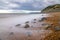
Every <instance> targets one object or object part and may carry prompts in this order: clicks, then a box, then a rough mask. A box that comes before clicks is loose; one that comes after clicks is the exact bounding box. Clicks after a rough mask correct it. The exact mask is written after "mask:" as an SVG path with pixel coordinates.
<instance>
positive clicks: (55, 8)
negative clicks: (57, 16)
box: [42, 4, 60, 13]
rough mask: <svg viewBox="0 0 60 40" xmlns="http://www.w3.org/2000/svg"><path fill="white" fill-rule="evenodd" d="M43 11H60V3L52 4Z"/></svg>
mask: <svg viewBox="0 0 60 40" xmlns="http://www.w3.org/2000/svg"><path fill="white" fill-rule="evenodd" d="M42 12H43V13H46V12H60V4H55V5H50V6H48V7H46V8H45V9H43V10H42Z"/></svg>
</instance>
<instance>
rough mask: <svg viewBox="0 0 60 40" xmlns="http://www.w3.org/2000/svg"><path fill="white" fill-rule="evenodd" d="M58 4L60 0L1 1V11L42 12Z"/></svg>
mask: <svg viewBox="0 0 60 40" xmlns="http://www.w3.org/2000/svg"><path fill="white" fill-rule="evenodd" d="M57 3H60V0H0V9H5V10H6V9H9V10H10V9H12V10H41V9H43V8H44V7H46V6H48V5H51V4H57Z"/></svg>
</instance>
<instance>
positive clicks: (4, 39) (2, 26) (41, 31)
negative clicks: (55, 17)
mask: <svg viewBox="0 0 60 40" xmlns="http://www.w3.org/2000/svg"><path fill="white" fill-rule="evenodd" d="M43 17H49V15H48V14H31V15H24V16H23V15H22V16H15V17H8V18H0V40H43V38H45V36H47V35H48V34H50V33H52V31H51V30H45V26H44V25H42V24H45V23H46V22H43V21H39V20H41V19H42V18H43ZM26 24H28V26H26Z"/></svg>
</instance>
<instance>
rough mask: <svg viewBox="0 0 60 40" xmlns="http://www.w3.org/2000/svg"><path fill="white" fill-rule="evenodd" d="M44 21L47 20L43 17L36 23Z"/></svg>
mask: <svg viewBox="0 0 60 40" xmlns="http://www.w3.org/2000/svg"><path fill="white" fill-rule="evenodd" d="M44 20H47V18H45V17H43V18H41V20H38V22H41V21H44Z"/></svg>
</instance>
